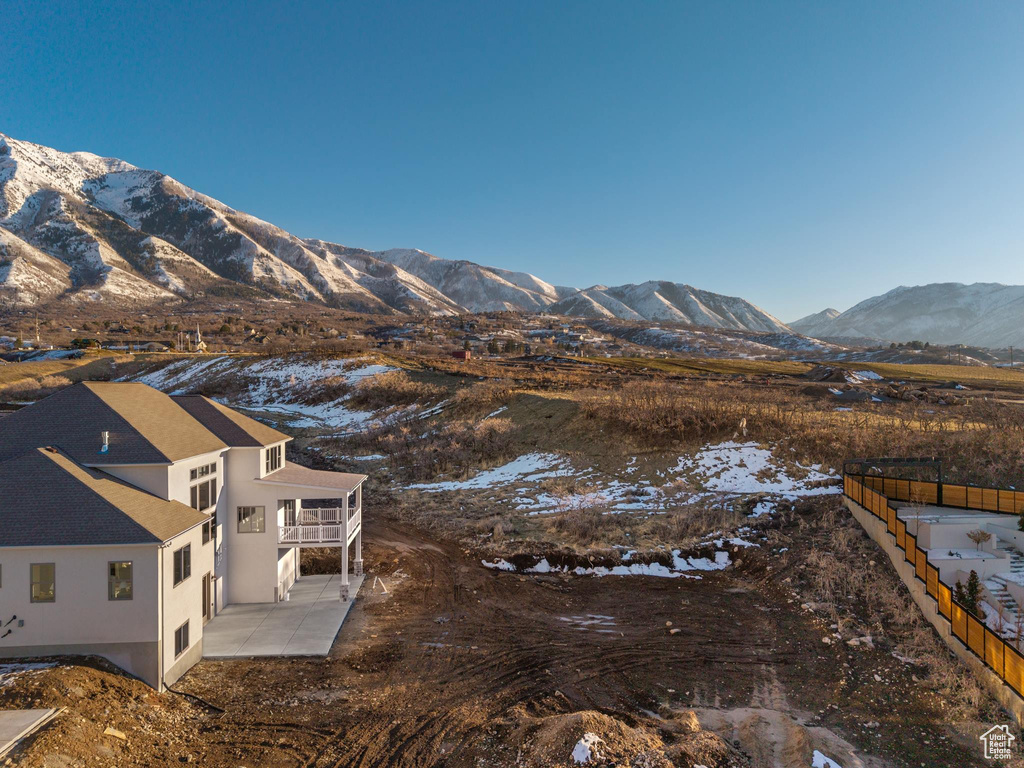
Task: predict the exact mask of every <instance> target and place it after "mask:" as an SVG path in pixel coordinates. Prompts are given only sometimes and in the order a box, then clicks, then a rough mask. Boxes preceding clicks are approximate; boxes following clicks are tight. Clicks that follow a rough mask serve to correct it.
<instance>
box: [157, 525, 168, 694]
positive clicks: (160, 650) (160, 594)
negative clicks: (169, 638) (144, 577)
mask: <svg viewBox="0 0 1024 768" xmlns="http://www.w3.org/2000/svg"><path fill="white" fill-rule="evenodd" d="M166 549H167V542H163V543H161V544H160V562H159V564H158V566H157V568H158V572H157V579H156V583H157V590H158V591H157V602H158V604H159V614H160V618H159V622H158V623H157V641H156V652H157V656H158V660H157V674H159V675H160V679H159V680H158V681H157V688H156V689H157V690H158V691H162V690H163V689H164V551H165V550H166Z"/></svg>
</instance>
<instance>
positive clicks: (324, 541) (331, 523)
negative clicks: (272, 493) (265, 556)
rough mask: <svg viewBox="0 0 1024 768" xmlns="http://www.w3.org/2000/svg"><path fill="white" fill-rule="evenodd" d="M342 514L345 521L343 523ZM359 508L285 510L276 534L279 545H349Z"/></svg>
mask: <svg viewBox="0 0 1024 768" xmlns="http://www.w3.org/2000/svg"><path fill="white" fill-rule="evenodd" d="M346 512H347V513H348V519H347V520H346V519H345V515H346ZM362 518H363V511H362V504H361V503H357V504H356V505H354V506H353V507H349V508H347V507H321V508H318V509H299V510H287V511H285V515H284V525H282V526H281V527H280V529H279V532H278V542H279V543H280V544H290V545H292V546H302V545H324V546H332V545H333V546H339V547H340V546H342V545H344V544H351V543H352V540H353V539H354V538H355V536H356V534H357V533H358V532H359V527H360V525H361V524H362Z"/></svg>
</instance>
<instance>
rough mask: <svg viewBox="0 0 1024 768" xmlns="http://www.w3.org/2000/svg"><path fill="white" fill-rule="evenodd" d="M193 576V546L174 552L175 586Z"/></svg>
mask: <svg viewBox="0 0 1024 768" xmlns="http://www.w3.org/2000/svg"><path fill="white" fill-rule="evenodd" d="M191 575H192V545H191V544H186V545H185V546H184V547H182V548H181V549H176V550H174V586H178V585H179V584H181V582H183V581H184V580H185V579H187V578H188V577H189V576H191Z"/></svg>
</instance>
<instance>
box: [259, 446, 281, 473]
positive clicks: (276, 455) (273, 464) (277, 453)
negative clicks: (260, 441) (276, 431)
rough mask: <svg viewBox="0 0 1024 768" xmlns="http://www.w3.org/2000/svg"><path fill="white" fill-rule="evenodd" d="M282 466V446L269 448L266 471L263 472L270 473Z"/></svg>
mask: <svg viewBox="0 0 1024 768" xmlns="http://www.w3.org/2000/svg"><path fill="white" fill-rule="evenodd" d="M280 468H281V446H280V445H275V446H274V447H273V448H267V462H266V472H264V473H263V474H265V475H269V474H270V473H271V472H276V471H277V470H279V469H280Z"/></svg>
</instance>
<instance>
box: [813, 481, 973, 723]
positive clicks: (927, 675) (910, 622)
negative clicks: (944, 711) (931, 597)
mask: <svg viewBox="0 0 1024 768" xmlns="http://www.w3.org/2000/svg"><path fill="white" fill-rule="evenodd" d="M804 513H805V514H803V515H798V516H796V517H795V518H794V521H795V524H796V527H797V531H796V532H795V535H796V536H797V538H798V539H800V540H801V541H802V543H803V546H801V550H803V551H804V552H805V554H804V556H803V558H802V565H801V567H800V568H799V569H798V572H799V573H800V574H801V576H800V577H799V578H798V581H797V583H803V584H805V585H806V588H807V590H808V591H809V595H808V597H810V598H811V601H812V602H813V603H814V605H815V607H816V610H818V611H824V612H825V614H826V615H827V616H828V619H829V621H831V622H832V623H834V624H835V625H837V626H838V631H839V632H840V634H841V635H842V637H843V640H844V641H845V640H846V639H849V638H853V637H858V636H864V635H869V636H872V637H873V638H874V641H875V643H876V644H880V645H881V646H883V647H886V648H890V649H891V650H892V651H893V652H895V653H897V654H898V655H900V656H901V657H904V658H908V659H912V660H913V662H914V664H915V665H917V666H918V667H919V669H920V670H921V673H922V674H923V675H924V678H923V683H924V684H925V685H927V686H929V687H931V688H932V689H934V690H935V691H936V692H937V693H938V694H939V695H940V696H942V698H943V699H944V701H945V702H946V703H947V705H948V707H949V710H950V716H951V719H952V720H975V719H978V718H979V717H980V716H981V715H982V709H983V708H984V707H986V706H988V705H989V699H988V697H987V696H986V695H985V693H984V691H983V689H982V687H981V685H980V684H979V683H978V681H977V679H976V678H975V677H974V676H973V675H972V674H971V673H970V672H969V671H968V670H967V669H966V668H965V667H964V665H963V664H962V663H960V661H959V660H958V659H957V658H956V657H955V656H954V655H953V654H952V653H951V652H950V650H949V649H948V648H947V647H946V646H945V645H944V644H943V642H942V641H941V640H940V639H939V638H938V637H937V636H936V634H935V631H934V630H933V629H932V627H931V626H929V625H928V624H927V623H926V622H925V620H924V618H923V617H922V616H921V613H920V611H919V610H918V609H917V606H916V605H914V603H913V600H912V599H911V597H910V595H909V593H908V591H907V588H906V586H905V585H904V584H903V583H902V582H901V581H900V579H899V577H898V576H897V575H896V574H895V572H894V571H893V570H892V568H891V567H889V565H888V563H887V562H885V559H886V556H885V554H884V553H883V552H882V551H880V550H879V549H878V548H876V547H875V545H874V543H873V542H872V541H871V540H870V539H869V538H868V537H867V535H866V534H865V533H864V531H863V530H862V529H861V528H860V526H859V525H858V524H857V522H856V521H855V520H854V519H853V518H852V517H851V516H850V515H849V514H848V513H847V512H846V511H845V508H843V507H841V506H840V505H839V503H838V502H837V501H827V502H826V501H818V502H816V503H814V504H813V505H811V506H809V507H808V508H806V509H804Z"/></svg>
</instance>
